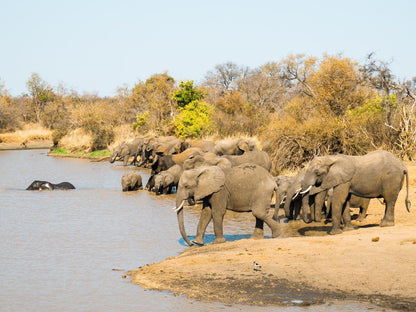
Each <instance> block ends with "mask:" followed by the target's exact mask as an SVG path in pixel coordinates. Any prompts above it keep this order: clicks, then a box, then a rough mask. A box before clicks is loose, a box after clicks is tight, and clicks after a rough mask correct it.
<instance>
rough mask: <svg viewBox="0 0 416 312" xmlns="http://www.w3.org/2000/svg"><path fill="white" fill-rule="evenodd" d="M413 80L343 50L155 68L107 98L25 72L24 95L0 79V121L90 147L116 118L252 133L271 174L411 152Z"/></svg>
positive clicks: (151, 126)
mask: <svg viewBox="0 0 416 312" xmlns="http://www.w3.org/2000/svg"><path fill="white" fill-rule="evenodd" d="M415 85H416V79H415V78H414V79H413V80H412V81H399V80H398V79H397V78H396V77H395V76H394V75H393V74H392V72H391V70H390V68H389V64H388V63H386V62H383V61H379V60H377V59H375V57H374V54H370V55H369V56H368V58H367V59H366V61H365V62H364V63H363V64H360V63H358V62H355V61H354V60H352V59H350V58H346V57H343V56H342V55H335V56H331V55H324V56H322V57H321V58H316V57H308V56H305V55H292V56H289V57H287V58H285V59H283V60H281V61H280V62H270V63H267V64H264V65H263V66H261V67H259V68H254V69H249V68H246V67H243V66H238V65H236V64H234V63H225V64H220V65H217V66H216V67H215V68H214V69H213V70H212V71H209V72H208V73H207V75H206V77H205V80H204V81H203V82H202V83H201V84H200V85H195V84H194V82H193V81H192V80H189V81H180V82H177V81H175V79H174V78H173V77H171V76H169V75H168V73H161V74H155V75H153V76H151V77H150V78H148V79H146V81H139V82H138V83H137V84H135V86H134V87H133V88H131V89H129V88H124V89H123V88H120V89H119V90H118V93H117V95H116V96H114V97H111V98H101V97H98V96H95V95H91V94H87V95H80V94H78V93H77V92H75V91H70V90H66V89H65V88H63V87H51V86H50V85H49V84H48V83H47V82H45V81H43V80H42V79H41V78H40V77H39V75H38V74H32V76H31V77H30V78H29V80H28V81H27V90H28V93H27V94H24V95H21V96H17V97H12V96H10V95H9V94H8V92H7V90H5V89H4V87H1V86H0V129H1V131H3V132H5V131H13V130H16V129H19V128H20V127H22V125H24V124H27V123H37V124H41V125H43V126H45V127H47V128H49V129H51V130H52V133H53V138H54V144H55V146H56V147H58V146H60V145H62V142H63V139H64V138H65V137H66V136H68V135H70V134H71V133H73V132H74V131H80V130H82V131H83V133H86V134H88V135H89V136H90V137H91V140H90V141H89V143H88V144H86V143H85V144H84V145H88V146H83V147H82V148H88V149H90V150H91V151H94V150H99V149H106V148H108V146H109V145H111V144H112V142H113V141H114V140H115V131H116V129H117V127H120V126H123V125H130V126H131V129H132V133H134V134H135V135H146V134H148V133H152V134H159V135H176V136H178V137H181V138H192V139H198V138H202V137H207V136H210V137H212V138H215V139H220V138H224V137H229V136H250V137H252V136H255V137H256V138H257V139H258V140H259V141H260V142H261V143H262V146H263V149H264V150H266V151H267V152H268V153H269V154H270V156H271V158H272V160H273V169H272V171H273V172H274V173H278V172H279V171H280V170H282V169H285V168H288V169H290V168H295V167H298V166H299V165H301V164H303V163H304V162H305V161H308V160H310V159H311V158H312V157H313V156H314V155H325V154H332V153H346V154H352V155H361V154H364V153H366V152H368V151H370V150H374V149H378V148H383V149H386V150H389V151H392V152H393V153H395V154H396V155H398V156H399V157H401V158H402V159H413V157H414V155H415V152H416V144H415V140H416V120H415V118H416V115H415V114H416V112H415V104H416V97H415V94H416V90H415Z"/></svg>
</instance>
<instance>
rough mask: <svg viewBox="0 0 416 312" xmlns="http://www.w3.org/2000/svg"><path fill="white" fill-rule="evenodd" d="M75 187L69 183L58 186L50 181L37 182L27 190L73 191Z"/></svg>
mask: <svg viewBox="0 0 416 312" xmlns="http://www.w3.org/2000/svg"><path fill="white" fill-rule="evenodd" d="M73 189H75V186H73V185H72V184H71V183H69V182H61V183H58V184H53V183H51V182H48V181H39V180H35V181H33V182H32V184H30V185H29V186H28V187H27V189H26V190H28V191H43V190H73Z"/></svg>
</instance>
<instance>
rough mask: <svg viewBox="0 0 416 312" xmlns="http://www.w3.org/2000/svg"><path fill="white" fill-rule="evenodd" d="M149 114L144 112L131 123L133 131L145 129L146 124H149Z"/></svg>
mask: <svg viewBox="0 0 416 312" xmlns="http://www.w3.org/2000/svg"><path fill="white" fill-rule="evenodd" d="M149 118H150V112H149V111H145V112H143V113H141V114H138V115H137V117H136V122H134V123H133V128H134V129H140V128H145V127H146V124H147V123H148V122H149Z"/></svg>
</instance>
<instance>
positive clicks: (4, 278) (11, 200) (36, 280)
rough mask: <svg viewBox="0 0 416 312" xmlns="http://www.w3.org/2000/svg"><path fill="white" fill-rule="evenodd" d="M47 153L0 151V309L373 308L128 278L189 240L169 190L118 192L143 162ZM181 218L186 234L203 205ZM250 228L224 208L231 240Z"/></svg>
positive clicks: (248, 220)
mask: <svg viewBox="0 0 416 312" xmlns="http://www.w3.org/2000/svg"><path fill="white" fill-rule="evenodd" d="M46 152H47V151H46V150H24V151H1V152H0V173H1V177H2V178H1V180H0V198H1V204H0V235H1V240H0V250H1V253H0V268H1V269H0V281H1V284H0V311H183V312H188V311H189V312H191V311H192V312H198V311H201V312H202V311H205V312H210V311H249V312H257V311H362V310H366V309H367V308H371V309H372V311H377V308H375V307H374V306H372V305H367V304H360V303H349V302H348V303H337V304H331V305H324V306H319V307H309V308H302V307H296V306H295V307H288V308H280V307H255V306H240V305H233V306H229V305H223V304H220V303H205V302H199V301H195V300H190V299H188V298H186V297H184V296H179V297H175V296H173V295H172V294H171V293H169V292H157V291H149V290H145V289H143V288H141V287H140V286H138V285H136V284H132V283H130V282H129V280H128V278H127V279H123V278H122V275H124V274H125V272H126V271H128V270H132V269H135V268H138V267H139V266H142V265H145V264H148V263H152V262H157V261H161V260H163V259H165V258H167V257H170V256H174V255H177V254H179V253H180V252H181V251H183V250H184V249H185V248H186V246H185V245H184V244H183V241H182V239H180V234H179V230H178V226H177V220H176V214H175V213H174V212H173V210H172V209H171V208H172V207H173V206H174V195H164V196H158V197H157V196H155V195H153V194H150V193H148V192H146V191H138V192H131V193H123V192H122V191H121V176H122V175H123V173H125V172H129V171H131V170H139V172H140V173H141V175H142V177H143V181H144V182H146V181H147V179H148V176H149V172H148V171H147V170H146V169H135V168H133V167H128V168H126V167H122V166H121V165H120V164H110V163H108V162H89V161H87V160H79V159H67V158H53V157H49V156H46ZM33 180H47V181H50V182H52V183H59V182H63V181H68V182H71V183H72V184H74V186H75V187H76V189H75V190H67V191H26V190H25V188H26V187H27V186H28V185H30V183H32V181H33ZM185 217H186V218H185V221H186V228H187V232H188V234H194V233H195V228H196V223H197V219H198V217H199V211H198V210H197V209H195V210H192V209H191V210H189V209H187V210H186V213H185ZM253 226H254V218H253V217H252V216H251V214H230V213H227V215H226V218H225V228H224V232H225V233H227V234H229V235H230V236H228V239H239V238H244V237H247V236H248V235H249V234H250V233H251V231H252V230H253ZM207 233H208V234H212V225H210V226H209V228H208V232H207ZM266 233H267V232H266ZM232 235H234V236H232ZM211 237H212V235H211ZM380 311H381V309H380ZM383 311H385V310H383Z"/></svg>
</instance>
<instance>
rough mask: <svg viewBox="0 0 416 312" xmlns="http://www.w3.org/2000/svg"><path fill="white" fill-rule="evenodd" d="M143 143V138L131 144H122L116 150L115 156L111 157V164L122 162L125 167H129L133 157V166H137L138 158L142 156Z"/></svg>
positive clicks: (136, 139)
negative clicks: (128, 164) (117, 161)
mask: <svg viewBox="0 0 416 312" xmlns="http://www.w3.org/2000/svg"><path fill="white" fill-rule="evenodd" d="M143 142H144V139H143V138H135V139H134V140H133V141H131V142H123V143H121V144H120V145H119V146H117V147H116V148H115V149H114V151H113V154H112V155H111V156H110V163H113V162H115V161H116V160H122V161H123V165H124V166H127V163H128V161H129V158H130V157H133V160H132V162H131V164H135V163H136V161H137V157H138V156H139V155H140V150H141V148H142V145H143Z"/></svg>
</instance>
